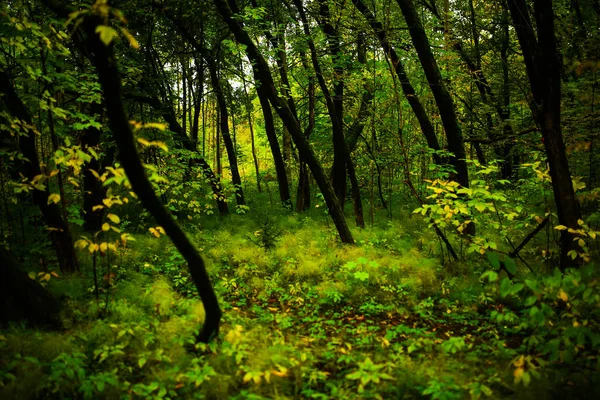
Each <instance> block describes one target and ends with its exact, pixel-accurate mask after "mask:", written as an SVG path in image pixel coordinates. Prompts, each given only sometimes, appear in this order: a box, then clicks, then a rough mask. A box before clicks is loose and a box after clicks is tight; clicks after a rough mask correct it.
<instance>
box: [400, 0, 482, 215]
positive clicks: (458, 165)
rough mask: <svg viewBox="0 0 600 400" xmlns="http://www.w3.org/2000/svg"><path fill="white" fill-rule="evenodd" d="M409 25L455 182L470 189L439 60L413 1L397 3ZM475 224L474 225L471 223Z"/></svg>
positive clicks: (463, 150)
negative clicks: (438, 120)
mask: <svg viewBox="0 0 600 400" xmlns="http://www.w3.org/2000/svg"><path fill="white" fill-rule="evenodd" d="M396 1H397V3H398V5H399V6H400V9H401V11H402V15H404V19H405V20H406V23H407V25H408V31H409V33H410V36H411V38H412V43H413V45H414V46H415V49H416V50H417V54H418V56H419V61H420V62H421V66H422V67H423V71H424V72H425V76H426V78H427V81H428V82H429V87H430V88H431V91H432V93H433V97H434V98H435V102H436V104H437V107H438V109H439V111H440V117H441V119H442V124H443V125H444V131H445V133H446V139H447V141H448V150H450V152H451V153H452V154H453V155H452V157H451V158H450V163H451V164H452V166H453V167H454V168H455V170H456V181H457V182H458V183H460V184H461V185H462V186H463V187H469V171H468V170H467V162H466V158H467V154H466V152H465V144H464V141H463V135H462V130H461V127H460V124H459V122H458V117H457V115H456V107H455V105H454V102H453V101H452V97H451V96H450V92H449V91H448V89H447V88H446V85H445V84H444V81H443V79H442V75H441V73H440V69H439V67H438V64H437V61H436V60H435V57H434V56H433V53H432V51H431V45H430V44H429V39H428V38H427V35H426V34H425V30H424V29H423V25H422V24H421V19H420V18H419V15H418V14H417V11H416V10H415V6H414V4H413V1H412V0H396ZM470 225H473V224H470Z"/></svg>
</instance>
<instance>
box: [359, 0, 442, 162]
mask: <svg viewBox="0 0 600 400" xmlns="http://www.w3.org/2000/svg"><path fill="white" fill-rule="evenodd" d="M352 4H354V6H355V7H356V8H357V9H358V11H360V12H361V14H362V15H363V16H364V17H365V19H366V20H367V22H368V23H369V26H370V27H371V29H372V30H373V31H374V32H375V35H376V36H377V38H378V39H379V43H380V44H381V47H382V48H383V51H384V52H385V53H386V54H387V55H388V56H389V57H390V60H391V61H392V65H393V66H394V71H395V72H396V76H397V77H398V80H399V81H400V87H401V88H402V92H403V93H404V96H405V97H406V100H407V101H408V104H409V105H410V108H411V109H412V111H413V113H414V114H415V117H416V118H417V121H418V122H419V126H420V128H421V132H422V133H423V136H424V137H425V140H426V141H427V146H428V147H429V148H430V149H432V150H435V151H439V150H441V146H440V144H439V142H438V139H437V136H436V134H435V129H434V128H433V124H432V123H431V120H430V119H429V115H428V113H427V111H426V110H425V107H424V106H423V104H422V103H421V101H420V100H419V97H417V92H416V91H415V88H414V87H413V85H412V84H411V83H410V81H409V80H408V74H407V73H406V70H405V68H404V64H402V60H401V59H400V56H398V53H396V50H395V49H394V48H393V47H392V45H391V44H390V42H389V39H388V36H387V33H386V30H385V29H384V27H383V25H382V24H381V22H379V21H377V20H376V19H375V16H374V15H373V13H372V12H371V10H369V9H368V8H367V6H366V4H365V3H364V2H363V0H352ZM353 137H354V136H350V138H353ZM356 137H357V138H358V135H357V136H356ZM433 159H434V161H435V162H436V164H441V163H442V160H441V158H440V156H439V155H438V154H434V156H433Z"/></svg>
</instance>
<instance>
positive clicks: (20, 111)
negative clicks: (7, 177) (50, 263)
mask: <svg viewBox="0 0 600 400" xmlns="http://www.w3.org/2000/svg"><path fill="white" fill-rule="evenodd" d="M0 93H3V94H4V95H3V96H2V99H3V101H4V104H5V105H6V108H7V109H8V111H9V112H10V113H11V115H13V116H14V117H15V118H17V119H18V120H19V121H20V122H21V124H23V125H22V126H23V128H24V129H25V131H26V135H24V136H21V137H20V138H19V149H20V151H21V153H22V154H23V156H24V157H25V158H26V159H27V161H25V162H24V163H23V175H24V176H25V177H26V178H27V179H28V180H29V181H30V182H31V181H33V179H34V178H35V177H36V176H40V177H41V175H42V169H41V168H40V161H39V158H38V153H37V149H36V146H35V135H36V131H35V128H34V125H33V121H32V119H31V116H30V115H29V111H28V110H27V108H26V107H25V105H24V104H23V102H22V101H21V99H20V98H19V96H18V95H17V92H16V91H15V89H14V87H13V86H12V84H11V82H10V79H9V77H8V74H7V73H6V72H5V71H0ZM42 182H43V180H42ZM49 194H50V193H49V191H48V188H47V186H45V188H44V189H43V190H37V189H33V191H32V198H33V203H34V204H35V205H36V206H38V207H39V209H40V211H41V212H42V218H43V221H44V223H45V224H46V225H47V226H48V228H49V229H50V238H51V240H52V244H53V245H54V249H55V251H56V256H57V258H58V264H59V266H60V270H61V271H62V272H64V273H72V272H75V271H76V270H77V269H78V262H77V254H76V253H75V248H74V247H73V240H72V238H71V235H70V234H69V230H68V229H67V226H66V224H67V221H65V220H64V219H63V217H62V215H61V212H60V208H59V207H58V206H57V205H56V204H54V203H51V204H48V195H49Z"/></svg>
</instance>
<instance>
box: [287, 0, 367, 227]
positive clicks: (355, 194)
mask: <svg viewBox="0 0 600 400" xmlns="http://www.w3.org/2000/svg"><path fill="white" fill-rule="evenodd" d="M293 2H294V4H295V5H296V8H297V9H298V13H299V14H300V21H301V22H302V26H303V29H304V34H305V35H306V37H307V42H308V47H309V49H310V54H311V59H312V62H313V67H314V69H315V73H316V75H317V81H318V82H319V86H320V88H321V91H322V92H323V95H324V96H325V103H326V105H327V111H328V112H329V118H330V120H331V125H332V128H333V129H332V131H333V144H334V153H337V154H338V157H339V158H340V159H341V160H342V165H341V166H339V167H338V170H337V171H334V172H332V175H333V178H334V179H333V180H334V182H335V179H342V176H341V175H342V174H343V179H344V182H343V185H341V184H340V182H339V181H338V185H340V186H343V192H341V193H336V195H337V196H338V199H340V197H341V198H344V197H345V196H346V167H348V171H349V172H350V175H351V176H350V178H351V180H352V200H353V201H354V212H355V218H356V223H357V225H358V226H360V227H361V228H363V227H364V224H365V223H364V217H363V214H362V213H363V208H362V200H361V197H360V188H359V187H358V181H357V179H356V175H355V170H354V164H353V162H352V158H351V157H350V152H349V151H348V147H347V146H346V140H345V139H344V131H343V121H342V119H341V118H340V115H339V113H338V109H337V108H336V102H335V101H336V98H335V97H333V96H331V95H330V92H329V89H328V88H327V84H326V83H325V79H324V77H323V71H322V70H321V66H320V63H319V59H318V56H317V50H316V48H315V45H314V42H313V40H312V38H311V36H310V31H309V29H308V21H307V18H306V14H305V13H304V8H303V7H302V3H300V1H299V0H293ZM324 13H325V14H327V16H328V15H329V12H328V11H327V12H324ZM326 25H327V24H326ZM332 29H333V27H331V26H330V27H328V28H326V30H327V31H329V32H330V33H331V30H332ZM334 47H335V49H336V53H335V54H337V50H339V44H338V45H334ZM337 73H338V74H339V73H340V71H338V72H337ZM338 90H343V86H342V89H338ZM342 100H343V98H338V101H339V102H342ZM336 148H337V150H336ZM334 168H335V156H334ZM336 174H337V175H336ZM341 189H342V188H339V187H338V190H341ZM334 190H336V188H335V186H334ZM340 206H341V207H342V209H343V201H341V203H340Z"/></svg>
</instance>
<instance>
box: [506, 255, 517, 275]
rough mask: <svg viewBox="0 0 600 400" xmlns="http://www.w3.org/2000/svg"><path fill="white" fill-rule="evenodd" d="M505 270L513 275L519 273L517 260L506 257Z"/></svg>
mask: <svg viewBox="0 0 600 400" xmlns="http://www.w3.org/2000/svg"><path fill="white" fill-rule="evenodd" d="M504 268H506V270H507V271H508V272H509V273H510V274H512V275H514V274H516V273H517V264H515V260H513V259H512V258H510V257H506V260H504Z"/></svg>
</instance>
